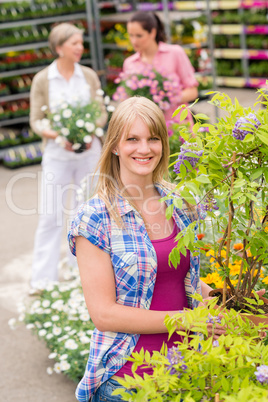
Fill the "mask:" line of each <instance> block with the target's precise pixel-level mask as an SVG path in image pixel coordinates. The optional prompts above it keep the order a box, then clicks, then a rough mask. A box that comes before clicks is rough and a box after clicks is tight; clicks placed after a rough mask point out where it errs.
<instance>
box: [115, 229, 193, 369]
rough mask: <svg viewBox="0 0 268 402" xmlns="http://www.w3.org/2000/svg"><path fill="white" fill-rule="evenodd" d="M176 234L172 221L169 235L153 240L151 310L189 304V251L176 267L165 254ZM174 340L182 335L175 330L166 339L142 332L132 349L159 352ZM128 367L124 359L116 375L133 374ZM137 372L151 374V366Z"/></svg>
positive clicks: (184, 306)
mask: <svg viewBox="0 0 268 402" xmlns="http://www.w3.org/2000/svg"><path fill="white" fill-rule="evenodd" d="M177 233H178V228H177V226H176V225H175V224H174V229H173V232H172V234H171V235H170V236H168V237H166V238H164V239H159V240H152V244H153V246H154V248H155V251H156V255H157V276H156V282H155V287H154V294H153V298H152V303H151V307H150V310H158V311H165V310H167V311H177V310H183V308H186V307H188V303H187V298H186V293H185V286H184V279H185V276H186V274H187V272H188V270H189V268H190V253H189V251H187V254H186V257H184V256H181V262H180V264H179V265H178V267H177V268H176V269H175V268H174V267H173V265H171V267H170V266H169V265H168V256H169V254H170V252H171V250H172V249H173V248H174V246H175V237H176V235H177ZM176 341H181V337H180V336H179V335H178V334H176V333H174V334H173V335H172V336H171V338H170V339H169V340H168V333H161V334H142V335H140V337H139V340H138V342H137V345H136V346H135V348H134V351H133V352H139V351H140V349H141V348H143V349H144V350H148V351H149V352H150V353H151V354H152V352H153V351H154V350H155V351H160V349H161V347H162V345H163V342H165V344H166V345H167V346H168V348H170V347H172V346H173V344H174V342H176ZM131 366H132V362H130V361H127V362H126V364H125V365H124V366H123V367H122V368H121V369H120V370H119V371H118V372H117V373H116V375H117V376H119V377H124V375H125V374H127V375H130V376H132V375H133V374H132V371H131ZM136 373H137V374H138V375H142V374H143V373H147V374H152V369H149V368H147V369H143V368H141V366H140V367H138V369H137V370H136Z"/></svg>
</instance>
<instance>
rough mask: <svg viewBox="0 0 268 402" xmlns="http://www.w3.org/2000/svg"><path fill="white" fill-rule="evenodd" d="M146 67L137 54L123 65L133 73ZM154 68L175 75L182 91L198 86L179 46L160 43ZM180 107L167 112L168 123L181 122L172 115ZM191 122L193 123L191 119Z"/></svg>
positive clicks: (191, 68)
mask: <svg viewBox="0 0 268 402" xmlns="http://www.w3.org/2000/svg"><path fill="white" fill-rule="evenodd" d="M144 66H146V63H145V62H143V61H142V60H141V55H140V53H139V52H137V53H135V54H133V55H132V56H130V57H128V58H126V60H125V61H124V64H123V71H124V72H128V71H133V70H135V69H136V68H138V69H140V68H141V67H144ZM152 66H153V68H155V69H156V70H157V71H159V72H160V73H161V72H162V73H163V72H165V73H166V74H175V75H176V76H177V79H178V82H179V84H180V86H181V89H185V88H191V87H195V86H196V87H197V86H198V81H197V80H196V78H195V75H194V68H193V66H192V64H191V62H190V60H189V58H188V56H187V54H186V53H185V51H184V49H183V48H182V47H181V46H179V45H170V44H168V43H164V42H159V44H158V51H157V53H156V54H155V56H154V60H153V63H152ZM178 106H179V105H174V106H172V107H171V108H170V109H168V110H167V111H165V118H166V121H168V120H173V121H178V122H179V120H177V118H178V115H177V116H176V117H175V118H173V119H172V114H173V112H174V111H175V110H176V108H177V107H178ZM189 121H191V118H190V119H189Z"/></svg>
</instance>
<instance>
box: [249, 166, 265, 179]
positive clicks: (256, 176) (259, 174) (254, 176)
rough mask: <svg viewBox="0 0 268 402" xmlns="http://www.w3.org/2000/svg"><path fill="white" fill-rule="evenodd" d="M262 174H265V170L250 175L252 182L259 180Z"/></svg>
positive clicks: (257, 170) (260, 169)
mask: <svg viewBox="0 0 268 402" xmlns="http://www.w3.org/2000/svg"><path fill="white" fill-rule="evenodd" d="M262 173H263V168H259V169H256V170H255V172H254V173H252V175H250V178H251V180H255V179H257V178H258V177H260V176H261V175H262Z"/></svg>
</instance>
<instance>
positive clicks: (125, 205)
mask: <svg viewBox="0 0 268 402" xmlns="http://www.w3.org/2000/svg"><path fill="white" fill-rule="evenodd" d="M155 188H156V189H157V191H158V192H159V194H160V195H161V197H165V196H166V195H167V194H169V192H170V191H171V190H168V189H167V188H165V187H164V186H163V185H162V184H160V183H155ZM165 202H166V204H167V205H170V204H172V203H173V199H172V198H168V199H166V200H165ZM117 208H118V212H119V215H120V216H123V215H126V214H127V213H128V212H130V211H136V209H135V208H134V207H133V206H132V205H131V204H130V203H129V201H128V200H126V199H125V198H124V197H123V196H121V195H119V197H118V198H117Z"/></svg>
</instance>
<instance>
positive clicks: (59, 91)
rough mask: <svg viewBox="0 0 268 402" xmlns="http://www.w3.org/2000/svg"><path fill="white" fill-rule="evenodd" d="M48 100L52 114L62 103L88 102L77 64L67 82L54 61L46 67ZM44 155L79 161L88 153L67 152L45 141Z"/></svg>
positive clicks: (85, 88) (88, 97) (52, 141)
mask: <svg viewBox="0 0 268 402" xmlns="http://www.w3.org/2000/svg"><path fill="white" fill-rule="evenodd" d="M48 99H49V108H50V110H51V111H52V112H54V111H56V109H57V106H59V105H60V104H62V103H63V102H67V103H70V104H74V103H76V102H77V101H78V100H79V102H80V103H81V104H87V103H89V102H90V99H91V94H90V86H89V85H88V83H87V81H86V79H85V76H84V74H83V71H82V69H81V67H80V65H79V64H78V63H75V65H74V73H73V75H72V76H71V78H70V79H69V80H68V81H67V80H66V79H65V78H64V77H63V76H62V75H61V74H60V72H59V70H58V67H57V61H56V60H55V61H53V63H52V64H50V66H49V67H48ZM92 145H93V144H92ZM44 153H45V157H46V158H49V159H57V160H62V161H68V160H77V159H78V160H81V158H86V157H87V156H88V151H84V152H82V153H80V154H77V153H75V152H70V151H67V150H66V149H64V148H63V147H61V146H60V145H59V144H57V143H56V142H55V140H48V141H47V145H46V147H45V152H44Z"/></svg>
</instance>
